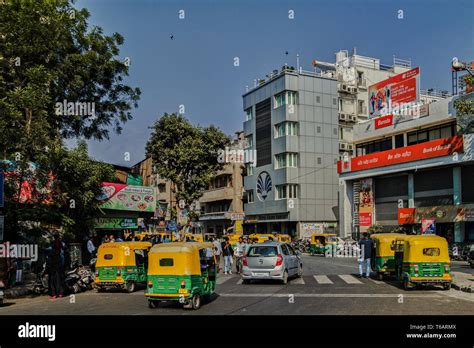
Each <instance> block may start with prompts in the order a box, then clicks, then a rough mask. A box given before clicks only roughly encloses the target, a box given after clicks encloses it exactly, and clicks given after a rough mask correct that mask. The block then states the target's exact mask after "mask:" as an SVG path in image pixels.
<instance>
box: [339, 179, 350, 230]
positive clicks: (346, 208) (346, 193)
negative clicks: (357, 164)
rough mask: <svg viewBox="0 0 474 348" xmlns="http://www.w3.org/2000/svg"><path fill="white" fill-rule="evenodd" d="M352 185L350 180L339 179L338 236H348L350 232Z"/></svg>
mask: <svg viewBox="0 0 474 348" xmlns="http://www.w3.org/2000/svg"><path fill="white" fill-rule="evenodd" d="M353 195H354V191H353V185H352V181H350V180H342V179H340V180H339V236H340V237H350V236H351V233H352V207H353V203H354V202H353Z"/></svg>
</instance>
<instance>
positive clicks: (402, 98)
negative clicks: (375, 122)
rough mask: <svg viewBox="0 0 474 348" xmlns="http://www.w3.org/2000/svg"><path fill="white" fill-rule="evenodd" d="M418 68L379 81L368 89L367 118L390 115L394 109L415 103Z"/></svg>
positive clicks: (418, 92) (417, 94) (418, 96)
mask: <svg viewBox="0 0 474 348" xmlns="http://www.w3.org/2000/svg"><path fill="white" fill-rule="evenodd" d="M419 76H420V68H418V67H417V68H414V69H411V70H409V71H405V72H403V73H401V74H398V75H395V76H392V77H390V78H388V79H386V80H383V81H380V82H378V83H376V84H374V85H372V86H369V88H368V98H369V100H368V105H369V118H374V117H377V116H383V115H387V114H391V113H392V110H393V109H394V108H395V107H397V106H398V107H400V106H401V105H402V104H407V103H413V102H417V101H418V100H419V98H420V91H419V86H420V83H419Z"/></svg>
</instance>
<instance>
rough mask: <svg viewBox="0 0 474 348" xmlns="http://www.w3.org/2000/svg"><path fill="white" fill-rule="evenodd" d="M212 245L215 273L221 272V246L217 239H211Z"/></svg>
mask: <svg viewBox="0 0 474 348" xmlns="http://www.w3.org/2000/svg"><path fill="white" fill-rule="evenodd" d="M212 244H214V256H215V257H216V264H217V272H218V273H219V272H220V270H221V255H222V245H221V243H220V242H219V240H218V239H217V238H212Z"/></svg>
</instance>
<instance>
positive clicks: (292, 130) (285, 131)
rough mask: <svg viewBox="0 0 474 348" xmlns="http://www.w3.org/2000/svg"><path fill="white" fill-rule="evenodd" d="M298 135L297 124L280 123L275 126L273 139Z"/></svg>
mask: <svg viewBox="0 0 474 348" xmlns="http://www.w3.org/2000/svg"><path fill="white" fill-rule="evenodd" d="M286 135H298V122H282V123H279V124H277V125H275V138H279V137H283V136H286Z"/></svg>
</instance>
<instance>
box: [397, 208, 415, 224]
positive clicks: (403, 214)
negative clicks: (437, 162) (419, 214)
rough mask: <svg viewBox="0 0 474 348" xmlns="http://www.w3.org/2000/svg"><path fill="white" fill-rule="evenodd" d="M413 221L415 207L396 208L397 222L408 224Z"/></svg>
mask: <svg viewBox="0 0 474 348" xmlns="http://www.w3.org/2000/svg"><path fill="white" fill-rule="evenodd" d="M414 223H415V208H398V224H399V225H410V224H414Z"/></svg>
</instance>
